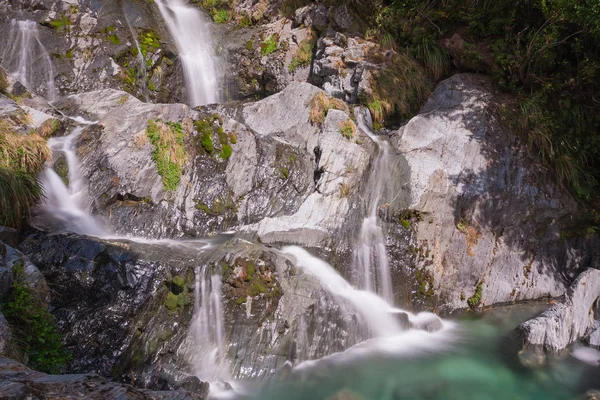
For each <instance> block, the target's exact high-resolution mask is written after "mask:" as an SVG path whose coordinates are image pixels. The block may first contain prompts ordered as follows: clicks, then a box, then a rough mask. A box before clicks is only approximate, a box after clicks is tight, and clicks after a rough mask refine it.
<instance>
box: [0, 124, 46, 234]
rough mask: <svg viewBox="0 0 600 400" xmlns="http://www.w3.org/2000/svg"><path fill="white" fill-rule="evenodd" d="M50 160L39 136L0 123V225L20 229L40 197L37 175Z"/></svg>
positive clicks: (43, 141)
mask: <svg viewBox="0 0 600 400" xmlns="http://www.w3.org/2000/svg"><path fill="white" fill-rule="evenodd" d="M50 157H51V151H50V149H49V148H48V146H47V145H46V141H45V140H44V138H42V137H41V136H40V135H38V134H36V133H32V134H27V135H22V134H17V133H14V132H12V128H11V126H9V125H8V124H7V123H6V120H3V121H0V225H6V226H12V227H19V226H20V225H21V223H22V220H23V218H25V217H27V216H28V215H29V212H30V209H31V208H32V207H33V206H34V204H35V202H36V201H37V200H38V199H39V198H40V197H41V196H42V189H41V187H40V186H39V184H38V181H37V179H36V175H37V173H38V172H39V171H40V170H41V169H42V168H43V166H44V163H45V162H46V160H47V159H49V158H50Z"/></svg>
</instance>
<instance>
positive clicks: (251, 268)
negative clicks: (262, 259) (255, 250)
mask: <svg viewBox="0 0 600 400" xmlns="http://www.w3.org/2000/svg"><path fill="white" fill-rule="evenodd" d="M255 273H256V265H254V263H253V262H252V261H250V262H248V263H247V264H246V281H249V280H250V279H252V278H253V277H254V274H255Z"/></svg>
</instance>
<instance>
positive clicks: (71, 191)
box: [40, 118, 106, 237]
mask: <svg viewBox="0 0 600 400" xmlns="http://www.w3.org/2000/svg"><path fill="white" fill-rule="evenodd" d="M74 120H75V121H76V122H78V123H79V125H78V126H76V127H75V128H74V129H73V131H72V132H71V133H70V134H69V135H67V136H63V137H54V138H50V139H49V140H48V146H49V147H50V148H51V149H52V151H53V153H54V154H57V153H62V154H63V155H64V157H65V161H66V163H67V166H68V170H69V171H68V185H65V183H64V182H63V180H62V179H61V178H60V176H58V174H57V173H56V172H55V171H54V170H53V169H52V166H51V165H47V166H46V168H45V169H44V170H43V171H42V173H41V175H40V182H41V184H42V186H43V187H44V192H45V194H46V199H45V201H44V203H43V205H42V210H43V211H44V212H46V213H47V214H48V215H50V216H52V218H53V219H55V220H56V221H59V222H60V223H61V224H62V225H63V227H64V229H66V230H69V231H72V232H75V233H79V234H82V235H91V236H98V237H103V236H105V235H106V231H105V230H104V229H103V228H102V226H101V225H100V224H99V223H98V221H96V220H95V219H94V218H93V217H92V216H91V215H90V214H89V213H88V208H89V207H88V206H89V204H86V200H87V196H86V194H85V188H86V185H85V179H84V178H83V176H82V174H81V168H80V163H79V159H78V158H77V154H76V152H75V140H76V139H77V138H78V137H79V135H81V132H82V131H83V129H84V128H85V125H89V124H93V122H89V121H85V120H83V119H81V118H76V119H74Z"/></svg>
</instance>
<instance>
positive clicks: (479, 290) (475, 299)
mask: <svg viewBox="0 0 600 400" xmlns="http://www.w3.org/2000/svg"><path fill="white" fill-rule="evenodd" d="M482 296H483V283H479V284H478V285H477V287H476V288H475V293H474V294H473V296H471V297H469V298H468V299H467V304H468V305H469V307H470V308H471V309H475V308H477V306H478V305H479V304H480V303H481V297H482Z"/></svg>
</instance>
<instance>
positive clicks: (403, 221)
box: [400, 219, 410, 229]
mask: <svg viewBox="0 0 600 400" xmlns="http://www.w3.org/2000/svg"><path fill="white" fill-rule="evenodd" d="M400 224H401V225H402V226H403V227H404V229H410V220H408V219H401V220H400Z"/></svg>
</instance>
